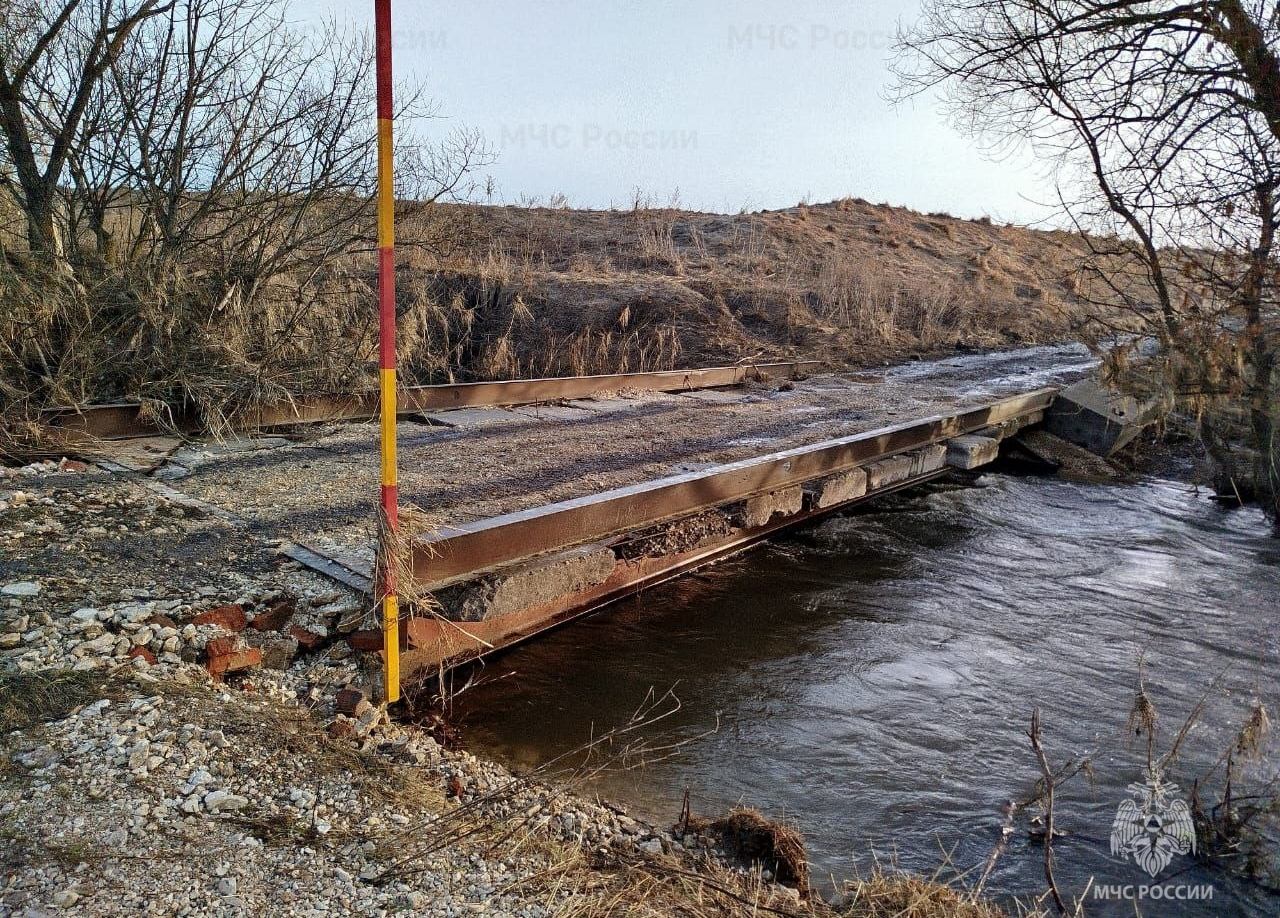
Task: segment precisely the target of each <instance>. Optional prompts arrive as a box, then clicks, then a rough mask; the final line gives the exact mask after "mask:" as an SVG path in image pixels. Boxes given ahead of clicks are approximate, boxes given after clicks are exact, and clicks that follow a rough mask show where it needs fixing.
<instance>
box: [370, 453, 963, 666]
mask: <svg viewBox="0 0 1280 918" xmlns="http://www.w3.org/2000/svg"><path fill="white" fill-rule="evenodd" d="M946 457H947V448H946V446H945V445H943V444H932V445H930V446H925V447H922V448H919V449H914V450H910V451H908V452H905V453H902V454H901V455H899V456H894V457H891V458H890V459H886V460H880V461H879V462H875V463H871V464H870V465H869V466H866V467H860V468H856V469H852V470H849V471H846V472H840V473H837V474H835V475H830V476H827V477H826V478H824V479H819V480H817V481H815V482H811V483H809V485H806V486H801V485H796V486H793V487H787V488H781V489H778V490H775V491H769V492H766V493H763V494H757V495H754V496H753V497H750V498H748V499H747V500H745V501H741V502H738V503H735V504H730V505H727V506H726V508H724V509H725V510H726V512H727V516H728V519H729V521H730V522H731V525H732V529H731V530H729V531H728V532H719V531H717V530H715V529H714V528H708V529H705V530H704V531H703V532H704V535H703V537H702V538H701V539H700V540H697V541H694V542H692V543H690V544H684V543H683V541H682V540H680V539H672V540H670V541H671V543H672V544H673V545H679V546H680V547H679V548H677V549H673V550H672V552H671V554H672V555H673V556H674V555H680V554H683V553H686V552H689V551H694V550H697V549H699V548H703V547H705V546H708V545H712V544H715V543H717V542H726V541H731V540H733V539H736V538H742V537H744V536H749V535H750V534H751V533H752V532H755V531H758V530H761V529H765V528H771V529H774V528H778V527H779V525H780V524H781V525H782V526H785V525H786V524H787V523H788V521H790V520H792V519H796V520H797V521H800V519H801V518H804V519H808V518H811V517H812V515H813V514H814V513H815V512H817V511H827V510H838V509H839V508H840V507H841V506H844V505H847V504H848V503H850V502H852V501H857V500H860V499H863V498H869V497H875V496H876V495H877V493H880V492H883V491H885V490H886V489H890V488H892V487H893V486H895V485H898V484H902V483H905V482H910V481H915V480H920V479H922V478H925V477H927V476H930V475H932V474H934V473H937V472H940V471H942V470H943V469H944V468H945V467H946ZM703 513H705V511H699V512H698V513H697V514H693V515H691V516H692V517H697V516H699V515H701V514H703ZM689 518H690V517H682V518H678V519H675V520H671V521H668V522H666V523H663V524H660V525H659V526H656V527H653V528H652V529H651V530H646V531H645V532H643V533H639V534H633V535H631V536H629V537H627V539H626V540H623V541H619V540H617V539H615V540H611V541H605V542H598V543H591V544H587V545H581V546H575V547H573V548H567V549H564V550H562V551H559V552H555V553H553V554H550V555H541V556H538V557H536V558H532V559H526V560H523V561H521V562H518V563H516V564H513V565H509V566H507V567H504V568H500V569H498V570H496V571H492V572H487V573H485V574H484V575H483V576H478V577H475V578H472V579H469V580H466V581H464V582H462V583H458V584H454V585H451V586H449V587H447V588H445V589H442V590H438V591H436V592H435V593H434V594H433V596H434V598H435V599H436V601H437V602H438V603H439V604H440V607H441V610H442V612H443V617H444V618H445V619H447V620H449V621H454V622H459V623H462V624H465V623H467V622H480V621H488V620H490V619H499V618H503V617H506V616H510V615H515V614H517V613H519V612H521V611H523V610H526V609H529V608H532V607H536V606H541V605H544V604H547V603H550V602H553V601H554V600H556V599H558V598H560V597H563V596H567V595H571V594H575V593H581V592H583V591H584V590H586V589H588V588H590V587H593V586H597V585H599V584H603V583H605V582H606V581H608V580H609V579H610V578H611V577H613V576H614V575H615V572H616V571H617V570H618V568H619V567H620V566H625V565H627V564H628V563H631V562H632V561H633V560H634V559H633V558H631V557H629V556H628V555H627V554H626V553H625V552H624V551H623V550H621V549H623V548H624V546H626V545H630V544H634V542H635V540H637V539H640V540H643V539H653V540H656V539H657V538H658V537H659V536H660V535H661V534H662V532H663V531H664V530H666V529H668V528H670V527H678V526H680V525H681V524H682V523H683V522H684V521H685V520H686V519H689ZM357 640H358V641H360V647H359V648H358V649H365V650H371V651H376V650H380V649H381V646H382V644H381V635H380V632H377V631H369V632H362V637H361V638H360V639H357ZM352 646H356V644H355V643H353V645H352Z"/></svg>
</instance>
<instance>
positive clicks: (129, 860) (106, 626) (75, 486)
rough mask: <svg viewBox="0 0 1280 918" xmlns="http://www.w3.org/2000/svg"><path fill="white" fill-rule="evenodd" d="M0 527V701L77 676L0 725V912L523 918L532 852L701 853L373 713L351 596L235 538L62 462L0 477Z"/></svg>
mask: <svg viewBox="0 0 1280 918" xmlns="http://www.w3.org/2000/svg"><path fill="white" fill-rule="evenodd" d="M69 479H73V480H71V481H69ZM19 486H20V487H19ZM0 523H2V524H3V529H2V530H0V533H2V534H0V549H3V552H2V553H0V692H14V693H26V694H29V695H31V696H32V697H35V696H36V695H38V690H39V689H40V687H41V686H42V685H43V684H44V682H45V681H48V682H49V683H50V684H53V683H56V682H57V681H58V680H61V679H65V678H67V677H66V676H65V675H64V674H71V675H72V676H77V675H80V676H92V677H94V678H95V679H97V680H98V681H96V682H88V681H85V680H81V681H82V682H83V684H85V685H90V684H92V685H94V686H97V689H96V690H95V691H94V692H91V693H90V696H91V697H86V698H84V699H82V700H81V701H80V703H78V704H76V705H73V706H71V707H70V708H69V709H67V708H63V709H61V710H57V711H50V712H49V713H48V715H47V716H42V717H39V718H37V721H36V722H34V723H26V724H22V725H20V726H19V727H17V728H12V729H11V728H9V727H8V726H4V725H0V730H4V729H8V730H9V732H7V733H3V732H0V788H2V790H0V839H2V840H3V841H4V843H5V844H4V846H3V847H4V850H3V854H0V916H10V915H12V916H23V918H38V916H52V915H60V914H68V915H72V914H78V915H93V916H97V915H104V916H105V915H177V916H215V915H216V916H233V915H251V914H252V915H257V914H271V915H282V916H293V915H297V916H306V915H327V914H330V913H332V912H334V911H335V910H337V909H341V910H342V911H343V912H344V913H348V914H350V913H354V914H357V915H371V916H372V915H376V916H383V915H402V914H403V915H431V916H458V915H472V914H486V915H490V914H492V915H498V916H503V915H513V916H520V918H543V916H545V915H550V914H553V913H555V912H556V908H557V902H558V901H559V900H558V898H557V897H560V896H565V897H572V896H576V895H579V893H578V892H574V891H573V890H572V889H570V888H569V886H567V885H566V886H565V887H564V888H563V889H561V888H560V886H557V885H555V884H552V885H550V886H548V885H547V883H548V881H547V877H549V876H555V875H556V872H557V871H561V870H562V867H561V866H557V865H564V864H568V863H573V864H578V865H580V864H582V863H586V862H585V861H583V858H587V859H593V861H592V862H593V863H594V862H603V861H605V860H610V859H612V861H614V862H616V860H617V858H618V857H620V856H626V857H644V858H651V859H654V858H656V859H660V860H661V859H671V858H676V859H678V860H680V861H681V862H684V863H687V864H689V865H693V864H695V863H699V862H707V861H718V860H719V859H720V858H721V857H723V855H724V852H722V851H720V850H718V849H717V848H716V847H715V842H714V841H713V840H712V839H711V838H709V837H706V836H701V837H700V836H697V835H693V834H691V835H690V836H689V837H688V838H687V839H684V840H681V839H678V838H676V837H674V836H673V835H672V834H671V833H670V832H667V831H663V830H659V829H655V828H654V827H652V826H649V825H647V824H644V823H642V822H640V821H637V820H635V819H633V818H631V817H630V816H628V815H627V814H626V813H625V812H624V811H622V810H621V809H619V808H616V807H612V806H609V805H607V804H603V803H600V802H597V801H591V800H586V799H583V798H580V797H577V796H575V795H574V794H573V793H572V791H571V790H570V789H569V785H568V784H566V783H564V781H563V780H562V779H565V778H569V777H571V776H572V772H571V770H566V771H565V772H563V773H547V774H542V775H535V776H532V777H517V776H514V775H512V774H511V773H510V772H509V771H508V770H507V769H505V768H503V767H502V766H500V765H498V764H496V763H493V762H488V761H484V760H480V759H477V758H476V757H475V756H473V755H471V754H469V753H466V752H465V751H460V750H452V749H445V748H442V747H441V746H440V745H439V744H437V742H436V741H435V740H434V739H432V737H431V736H430V735H428V733H427V732H425V731H424V730H422V729H419V728H417V727H414V726H411V725H407V724H400V723H393V722H391V721H389V720H388V718H387V715H386V712H385V711H384V710H383V709H382V708H380V707H378V706H375V705H373V704H371V703H370V702H369V700H368V696H369V694H370V693H369V692H368V687H369V686H370V685H371V684H373V683H375V682H376V679H377V678H378V670H377V666H376V660H375V659H374V658H372V657H371V656H369V655H361V654H358V653H355V652H353V651H352V650H351V649H350V648H349V647H348V646H347V644H346V642H345V641H344V640H343V639H342V638H343V635H344V634H345V633H346V632H348V631H350V630H351V629H353V628H355V627H357V626H358V625H359V624H360V623H361V620H362V618H363V617H364V615H365V614H366V612H367V611H368V610H367V609H366V604H367V601H366V600H365V599H364V597H361V596H359V595H357V594H355V593H353V592H350V591H348V590H347V589H346V588H344V587H341V586H339V585H336V584H334V583H332V582H330V581H328V580H327V579H325V578H322V577H320V576H318V575H316V574H314V573H312V572H310V571H307V570H305V569H302V568H300V567H299V565H297V564H296V563H293V562H290V561H285V560H283V559H281V558H280V557H279V555H278V553H277V551H276V545H275V544H274V543H272V542H271V541H270V540H268V539H266V538H264V537H263V536H261V535H259V534H255V533H254V532H252V531H245V530H243V529H238V528H236V527H230V526H228V525H227V524H226V523H225V521H222V520H218V519H211V518H208V517H206V516H204V515H202V514H201V513H199V512H198V510H193V509H192V508H190V507H184V506H181V505H179V504H176V503H174V502H171V501H169V500H166V499H165V498H164V497H163V496H161V495H157V494H156V493H154V492H153V491H151V490H149V489H147V488H146V487H144V486H143V485H142V484H141V483H139V482H136V481H131V480H128V479H126V478H119V477H113V476H105V475H101V474H97V473H93V472H89V473H83V472H75V471H74V470H67V469H65V468H62V469H57V468H55V469H44V470H43V471H41V472H40V473H38V474H37V473H31V474H23V475H21V476H10V477H8V478H7V479H6V480H5V481H0ZM224 648H225V649H227V652H228V653H233V654H246V653H247V654H249V656H250V657H251V659H252V663H251V664H250V665H247V666H245V667H244V668H243V669H235V670H233V671H227V672H217V671H215V670H216V667H214V666H213V661H214V659H215V649H217V651H218V652H220V651H221V650H222V649H224ZM77 684H80V683H77ZM33 687H34V688H33ZM103 696H105V697H103ZM3 701H5V699H3V698H0V702H3ZM37 707H38V705H37ZM0 710H4V707H3V705H0ZM68 710H69V711H70V712H69V713H68ZM575 869H579V868H575ZM592 882H593V883H595V885H600V883H599V882H597V881H594V880H593V881H592ZM561 885H563V884H561Z"/></svg>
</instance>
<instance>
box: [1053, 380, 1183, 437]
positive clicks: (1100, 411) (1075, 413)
mask: <svg viewBox="0 0 1280 918" xmlns="http://www.w3.org/2000/svg"><path fill="white" fill-rule="evenodd" d="M1160 408H1161V403H1160V400H1159V399H1155V398H1148V399H1138V398H1134V397H1133V396H1131V395H1123V394H1121V393H1119V392H1116V391H1114V390H1112V389H1109V388H1107V387H1106V386H1104V385H1103V384H1102V383H1101V382H1099V381H1098V380H1097V379H1094V378H1090V379H1082V380H1080V381H1079V382H1078V383H1075V384H1074V385H1071V386H1068V387H1067V388H1066V389H1063V390H1062V391H1061V392H1059V393H1058V397H1057V398H1056V399H1054V402H1053V404H1052V405H1051V406H1050V407H1049V411H1048V414H1047V416H1046V417H1045V427H1046V428H1047V429H1048V430H1049V432H1050V433H1052V434H1055V435H1056V436H1058V437H1061V438H1062V439H1064V440H1067V441H1068V442H1070V443H1074V444H1076V445H1077V446H1083V447H1084V448H1085V449H1087V450H1089V452H1091V453H1095V454H1097V455H1099V456H1110V455H1112V454H1113V453H1115V452H1116V451H1117V450H1119V449H1120V448H1121V447H1123V446H1125V445H1127V444H1128V443H1129V442H1131V441H1132V440H1133V438H1134V437H1136V436H1137V435H1138V433H1139V432H1140V431H1141V430H1142V428H1143V427H1145V426H1146V425H1147V424H1150V423H1151V422H1152V421H1154V420H1155V419H1156V418H1157V417H1158V416H1159V414H1160Z"/></svg>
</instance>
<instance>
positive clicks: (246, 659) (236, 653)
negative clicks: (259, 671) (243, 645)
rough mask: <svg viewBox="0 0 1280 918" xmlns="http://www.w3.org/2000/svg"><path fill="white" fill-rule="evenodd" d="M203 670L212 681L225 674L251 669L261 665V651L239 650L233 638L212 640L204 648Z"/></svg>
mask: <svg viewBox="0 0 1280 918" xmlns="http://www.w3.org/2000/svg"><path fill="white" fill-rule="evenodd" d="M204 650H205V656H206V657H207V659H206V661H205V664H204V666H205V669H207V670H209V672H210V674H211V675H212V676H213V677H214V679H221V678H222V676H223V675H225V674H226V673H234V672H238V671H240V670H242V669H252V668H253V667H255V666H261V665H262V651H261V650H259V649H258V648H256V647H249V648H247V649H240V647H239V645H238V642H237V640H236V639H235V638H229V637H228V638H214V639H213V640H212V641H210V642H209V643H208V644H207V645H206V646H205V649H204Z"/></svg>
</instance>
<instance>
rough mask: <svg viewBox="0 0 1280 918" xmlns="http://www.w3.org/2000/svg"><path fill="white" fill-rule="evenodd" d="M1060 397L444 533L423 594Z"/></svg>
mask: <svg viewBox="0 0 1280 918" xmlns="http://www.w3.org/2000/svg"><path fill="white" fill-rule="evenodd" d="M1056 391H1057V390H1056V389H1052V388H1049V389H1040V390H1037V391H1035V392H1031V393H1028V394H1026V395H1019V396H1014V397H1012V398H1006V399H1002V400H1001V401H998V402H994V403H991V404H988V405H984V406H982V407H979V408H973V409H969V410H966V411H961V412H959V413H958V414H952V415H935V416H933V417H929V418H924V419H922V420H918V421H910V422H907V423H903V424H897V425H893V426H890V427H882V428H878V429H876V430H870V431H867V432H865V433H859V434H854V435H852V436H848V437H841V438H839V439H835V440H827V441H823V442H820V443H814V444H811V445H809V446H801V447H797V448H795V449H790V450H786V451H785V452H780V453H773V454H770V455H767V456H760V457H757V458H754V459H747V460H743V461H741V462H735V463H731V464H729V465H722V466H717V467H715V468H713V469H708V470H703V471H698V472H689V473H686V474H683V475H676V476H672V477H669V478H662V479H658V480H656V481H649V482H644V483H643V484H637V485H632V486H630V487H625V488H619V489H617V490H613V491H607V492H604V493H602V494H593V495H590V496H588V497H581V498H577V499H575V500H569V501H564V502H561V503H557V504H550V505H548V506H545V507H538V508H535V509H532V510H524V511H520V512H518V513H510V514H507V515H505V516H498V517H494V518H492V519H487V520H480V521H478V522H475V523H468V524H465V525H462V526H457V527H452V528H447V529H443V530H440V531H439V532H437V533H434V534H432V535H430V536H426V537H421V538H418V539H416V540H414V542H413V544H412V547H413V572H414V576H415V578H416V579H417V581H418V585H419V586H420V587H421V588H423V589H427V590H430V589H436V588H439V587H441V586H445V585H448V584H449V583H451V582H454V581H456V580H457V579H458V578H460V577H467V576H470V575H473V574H475V573H477V572H482V571H485V570H489V569H492V568H495V567H499V566H501V565H504V564H509V563H511V562H514V561H518V560H521V559H524V558H528V557H532V556H534V555H537V554H540V553H542V552H547V551H552V550H555V549H557V548H563V547H566V546H568V545H572V544H576V543H583V542H589V541H593V540H596V539H600V538H604V537H606V536H611V535H616V534H618V533H621V532H626V531H628V530H633V529H640V528H643V527H646V526H651V525H654V524H656V523H660V522H663V521H664V520H667V519H671V518H673V517H676V516H680V515H683V514H687V513H690V512H692V511H694V510H696V509H697V508H699V507H707V506H715V505H718V504H724V503H728V502H731V501H735V500H742V499H744V498H747V497H750V496H751V495H753V494H759V493H761V492H765V491H771V490H775V489H777V488H782V487H787V486H789V485H796V484H801V483H804V482H807V481H811V480H813V479H816V478H819V477H822V476H823V475H828V474H832V473H835V472H840V471H844V470H846V469H851V468H853V467H855V466H859V465H863V464H865V463H868V462H873V461H875V460H877V459H880V458H882V457H885V456H891V455H894V454H896V453H901V452H905V451H907V450H911V449H916V448H918V447H921V446H926V445H928V444H931V443H937V442H938V441H940V440H946V439H949V438H952V437H958V436H961V435H963V434H968V433H973V432H974V431H977V430H981V429H983V428H985V427H991V426H995V425H998V424H1001V423H1003V422H1005V421H1009V420H1012V419H1014V418H1018V417H1020V416H1023V415H1026V414H1028V413H1032V412H1039V411H1043V410H1045V409H1046V408H1047V407H1048V406H1049V404H1050V403H1051V402H1052V401H1053V397H1054V394H1055V393H1056Z"/></svg>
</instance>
